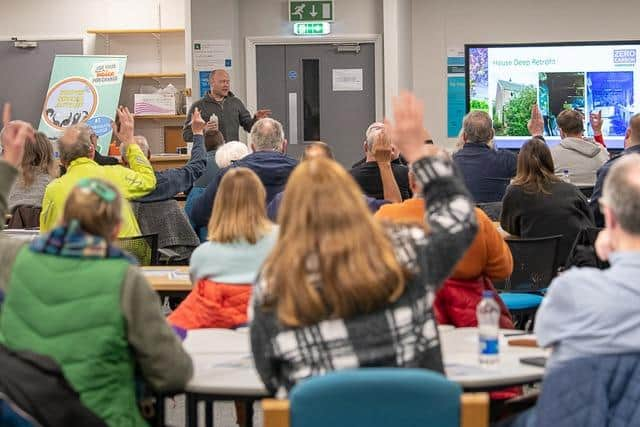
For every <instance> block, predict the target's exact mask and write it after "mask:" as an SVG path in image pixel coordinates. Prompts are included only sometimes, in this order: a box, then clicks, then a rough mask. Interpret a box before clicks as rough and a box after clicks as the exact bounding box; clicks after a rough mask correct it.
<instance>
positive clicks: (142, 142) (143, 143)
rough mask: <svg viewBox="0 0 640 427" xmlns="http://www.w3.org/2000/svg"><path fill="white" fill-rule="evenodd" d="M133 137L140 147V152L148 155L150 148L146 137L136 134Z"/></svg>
mask: <svg viewBox="0 0 640 427" xmlns="http://www.w3.org/2000/svg"><path fill="white" fill-rule="evenodd" d="M134 139H135V141H136V144H137V145H138V147H140V149H141V150H142V153H143V154H144V155H145V156H149V155H150V154H151V150H149V141H147V138H145V137H144V136H142V135H136V136H135V137H134ZM123 154H124V153H123Z"/></svg>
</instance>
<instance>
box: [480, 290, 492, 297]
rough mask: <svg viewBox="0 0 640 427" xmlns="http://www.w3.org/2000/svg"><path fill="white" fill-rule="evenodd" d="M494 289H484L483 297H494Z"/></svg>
mask: <svg viewBox="0 0 640 427" xmlns="http://www.w3.org/2000/svg"><path fill="white" fill-rule="evenodd" d="M493 295H494V292H493V291H482V298H493Z"/></svg>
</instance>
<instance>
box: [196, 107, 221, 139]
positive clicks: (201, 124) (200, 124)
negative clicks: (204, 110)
mask: <svg viewBox="0 0 640 427" xmlns="http://www.w3.org/2000/svg"><path fill="white" fill-rule="evenodd" d="M212 124H215V123H212ZM206 125H207V123H205V121H204V119H203V118H202V115H200V109H199V108H197V107H196V108H195V109H194V110H193V114H192V115H191V130H192V131H193V134H194V135H203V134H204V129H205V127H206ZM216 127H217V126H216Z"/></svg>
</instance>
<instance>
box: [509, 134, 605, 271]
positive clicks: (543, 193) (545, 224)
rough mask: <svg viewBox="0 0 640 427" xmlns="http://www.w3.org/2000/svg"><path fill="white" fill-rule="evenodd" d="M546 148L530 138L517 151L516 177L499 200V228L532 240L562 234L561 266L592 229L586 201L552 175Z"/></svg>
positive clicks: (560, 245) (537, 140) (551, 162)
mask: <svg viewBox="0 0 640 427" xmlns="http://www.w3.org/2000/svg"><path fill="white" fill-rule="evenodd" d="M553 170H554V168H553V159H552V158H551V152H550V151H549V147H547V145H546V144H545V143H544V141H542V140H541V139H540V138H531V139H530V140H528V141H527V142H526V143H525V144H524V145H523V146H522V148H521V149H520V154H519V155H518V175H517V176H516V177H515V179H514V180H513V183H512V184H511V185H510V186H509V188H508V189H507V194H505V196H504V200H503V201H502V215H501V217H500V225H501V226H502V228H503V229H504V230H505V231H506V232H507V233H509V234H512V235H514V236H518V237H523V238H531V237H546V236H555V235H562V239H561V240H560V243H559V244H558V253H557V257H556V261H557V264H556V265H557V266H558V267H560V266H563V265H564V264H565V261H566V260H567V257H568V256H569V251H570V250H571V246H572V244H573V242H574V240H575V239H576V236H577V234H578V233H579V232H580V230H582V229H584V228H588V227H593V214H592V213H591V210H590V209H589V205H588V203H587V199H586V197H585V196H584V194H582V192H581V191H580V190H579V189H578V187H576V186H575V185H573V184H570V183H567V182H563V181H562V180H561V179H560V178H558V177H557V176H556V175H555V174H554V173H553Z"/></svg>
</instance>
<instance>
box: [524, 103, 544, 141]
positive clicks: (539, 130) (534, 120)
mask: <svg viewBox="0 0 640 427" xmlns="http://www.w3.org/2000/svg"><path fill="white" fill-rule="evenodd" d="M527 129H529V135H531V136H542V135H543V134H544V120H543V119H542V113H541V112H540V108H538V104H535V103H534V104H533V105H532V106H531V119H529V121H528V122H527Z"/></svg>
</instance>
